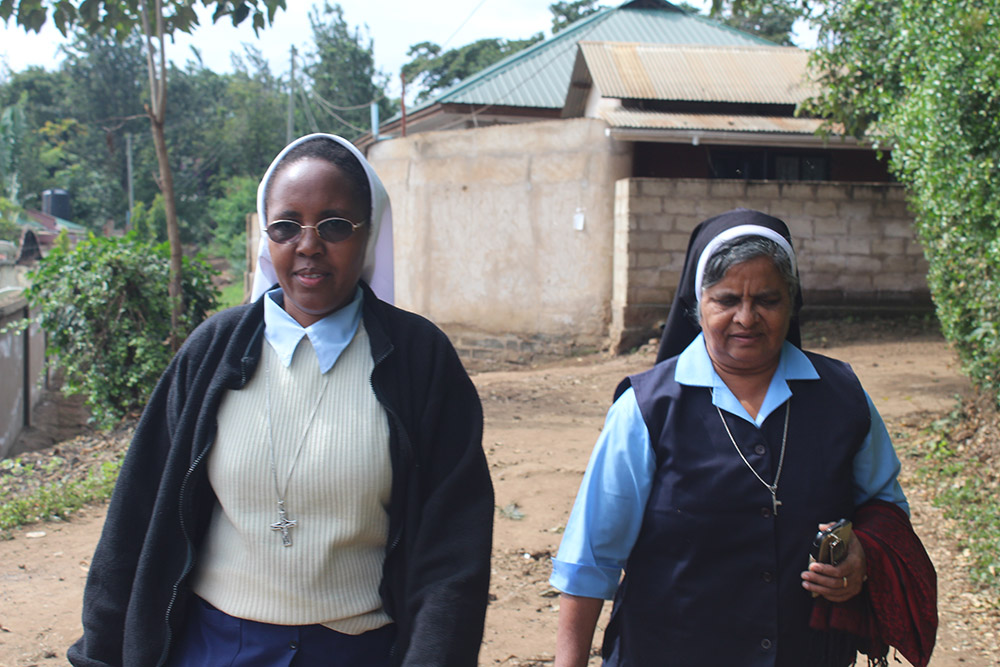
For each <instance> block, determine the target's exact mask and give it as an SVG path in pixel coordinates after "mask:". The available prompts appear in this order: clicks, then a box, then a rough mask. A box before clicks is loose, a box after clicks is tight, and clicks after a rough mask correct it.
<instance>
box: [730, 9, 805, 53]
mask: <svg viewBox="0 0 1000 667" xmlns="http://www.w3.org/2000/svg"><path fill="white" fill-rule="evenodd" d="M802 16H804V10H803V9H802V8H801V7H799V6H797V3H795V2H789V1H788V0H745V1H743V2H728V3H726V4H725V5H724V9H723V12H722V13H721V14H720V15H719V17H718V18H719V19H720V20H721V21H722V22H723V23H725V24H726V25H728V26H731V27H733V28H736V29H737V30H742V31H743V32H748V33H750V34H751V35H757V36H758V37H763V38H764V39H767V40H770V41H772V42H774V43H775V44H780V45H782V46H794V44H793V43H792V25H793V24H794V23H795V21H796V19H798V18H801V17H802Z"/></svg>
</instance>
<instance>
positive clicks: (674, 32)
mask: <svg viewBox="0 0 1000 667" xmlns="http://www.w3.org/2000/svg"><path fill="white" fill-rule="evenodd" d="M637 4H639V5H642V4H643V3H634V2H631V3H625V4H624V5H622V6H620V7H616V8H610V9H604V10H602V11H600V12H598V13H596V14H594V15H592V16H589V17H587V18H585V19H582V20H580V21H577V22H576V23H574V24H573V25H571V26H570V27H568V28H566V29H564V30H562V31H561V32H559V33H557V34H556V35H553V36H552V37H550V38H548V39H546V40H544V41H542V42H539V43H538V44H535V45H534V46H531V47H529V48H527V49H525V50H524V51H521V52H519V53H515V54H513V55H511V56H508V57H507V58H505V59H504V60H501V61H500V62H498V63H495V64H494V65H492V66H490V67H488V68H486V69H485V70H483V71H482V72H479V73H478V74H475V75H473V76H471V77H469V78H468V79H465V80H464V81H462V82H460V83H458V84H456V85H455V86H453V87H452V88H450V89H449V90H447V91H445V92H444V93H442V94H441V95H440V96H439V97H437V98H435V99H433V100H431V101H430V102H428V103H427V104H428V105H429V104H433V103H458V104H477V105H478V104H483V105H485V104H490V105H502V106H517V107H542V108H550V109H561V108H562V106H563V104H564V102H565V101H566V90H567V88H568V87H569V81H570V74H571V73H572V70H573V62H574V60H575V58H576V51H577V43H578V42H580V41H608V42H646V43H654V44H708V45H718V46H721V45H743V46H752V45H768V44H770V42H768V41H766V40H764V39H761V38H759V37H755V36H753V35H749V34H747V33H743V32H740V31H738V30H734V29H732V28H730V27H728V26H724V25H722V24H720V23H717V22H715V21H713V20H710V19H706V18H704V17H700V16H696V15H694V14H687V13H685V12H683V11H680V10H679V9H677V8H676V7H674V6H672V5H669V4H668V3H665V2H664V3H662V4H661V5H660V7H659V8H655V9H654V8H649V7H642V6H636V5H637ZM654 4H655V3H654ZM629 5H632V6H629ZM423 106H426V105H423Z"/></svg>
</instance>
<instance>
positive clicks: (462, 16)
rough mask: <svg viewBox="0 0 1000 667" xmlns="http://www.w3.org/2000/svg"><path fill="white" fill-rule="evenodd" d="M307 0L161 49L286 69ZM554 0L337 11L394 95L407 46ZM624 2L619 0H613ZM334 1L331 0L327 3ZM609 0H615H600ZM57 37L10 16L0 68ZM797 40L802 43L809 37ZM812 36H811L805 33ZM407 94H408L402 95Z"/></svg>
mask: <svg viewBox="0 0 1000 667" xmlns="http://www.w3.org/2000/svg"><path fill="white" fill-rule="evenodd" d="M321 1H322V0H319V1H318V2H311V1H310V0H287V5H288V9H286V10H284V11H279V12H278V13H277V14H276V15H275V18H274V25H272V26H269V27H267V28H265V29H264V30H262V31H261V33H260V37H259V38H258V37H256V36H255V35H254V33H253V28H251V27H250V21H244V23H243V25H241V26H240V27H238V28H234V27H233V26H232V25H231V24H228V22H226V21H225V20H223V21H220V23H219V24H212V21H211V17H210V14H209V13H208V12H207V11H204V12H202V21H201V25H200V26H199V27H197V28H195V30H194V33H193V34H192V35H190V36H189V35H184V34H182V33H181V34H179V36H178V37H177V41H176V43H174V44H170V43H169V42H168V47H167V48H168V51H167V56H168V57H169V58H170V59H171V60H173V61H174V62H176V63H178V64H183V63H185V62H186V61H188V60H190V59H192V58H193V54H192V52H191V45H192V44H194V45H196V46H197V47H198V49H199V50H200V51H201V56H202V59H203V60H204V62H205V65H206V66H207V67H208V68H209V69H211V70H213V71H216V72H227V71H231V70H232V66H231V58H230V55H231V54H232V53H234V52H235V53H240V54H241V53H242V52H243V48H242V46H241V45H242V44H244V43H249V44H253V45H254V46H256V47H257V48H259V49H260V50H261V51H262V52H263V54H264V56H265V57H266V58H267V59H268V61H269V62H270V63H271V71H272V72H274V73H275V74H279V75H280V74H284V73H285V72H287V71H288V66H289V51H290V49H291V47H292V45H296V46H297V47H299V50H300V51H302V50H307V49H311V48H312V32H311V29H310V27H309V8H310V7H311V6H312V5H313V4H320V3H321ZM552 1H553V0H428V1H427V2H413V1H412V0H340V5H341V6H342V7H343V8H344V18H345V20H346V21H347V23H348V25H350V26H352V27H353V26H362V25H367V26H368V30H369V32H370V34H371V37H372V38H373V39H374V46H375V64H376V66H377V67H378V68H379V69H380V70H382V71H383V72H385V73H387V74H391V75H392V83H391V86H390V91H389V92H390V94H392V95H398V94H399V70H400V68H401V67H402V66H403V64H405V63H406V62H407V61H408V60H409V58H408V57H407V56H406V51H407V49H409V47H410V46H411V45H412V44H416V43H418V42H424V41H429V42H435V43H437V44H442V45H444V46H446V47H455V46H462V45H464V44H468V43H470V42H473V41H475V40H477V39H482V38H484V37H502V38H505V39H523V38H525V37H528V36H530V35H533V34H535V33H537V32H544V33H545V34H546V35H548V34H549V30H550V28H551V25H552V14H551V13H550V12H549V10H548V6H549V4H550V3H551V2H552ZM620 1H623V0H620ZM710 1H711V0H689V2H690V4H692V5H694V6H696V7H701V8H703V11H704V8H706V7H707V6H708V5H709V4H710ZM331 4H333V2H331ZM603 4H606V5H614V4H617V3H615V2H608V1H607V0H605V1H604V3H603ZM63 41H64V40H63V38H62V36H61V35H60V34H59V32H58V31H57V30H56V29H55V28H54V27H53V26H52V25H51V23H46V25H45V27H44V28H43V29H42V32H41V33H40V34H36V33H30V34H29V33H25V32H24V30H22V29H20V28H18V27H16V26H15V25H14V23H13V21H11V22H10V23H9V25H7V26H4V24H2V23H0V72H2V71H4V70H5V69H7V68H9V69H10V70H12V71H15V72H19V71H21V70H23V69H25V68H27V67H29V66H31V65H41V66H43V67H46V68H48V69H52V68H54V67H55V66H56V65H57V63H58V62H59V60H60V59H61V56H60V54H59V52H58V48H59V44H60V43H61V42H63ZM797 41H798V42H799V43H800V44H802V45H806V46H808V45H809V43H810V38H808V37H806V38H805V39H802V38H799V39H797ZM811 41H812V42H814V41H815V38H811ZM407 97H409V95H407Z"/></svg>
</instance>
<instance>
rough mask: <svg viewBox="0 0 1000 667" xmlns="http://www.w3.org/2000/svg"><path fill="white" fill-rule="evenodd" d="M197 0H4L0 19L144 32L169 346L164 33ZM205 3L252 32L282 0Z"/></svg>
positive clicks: (190, 23) (175, 296)
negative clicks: (161, 209)
mask: <svg viewBox="0 0 1000 667" xmlns="http://www.w3.org/2000/svg"><path fill="white" fill-rule="evenodd" d="M197 1H198V0H3V1H0V19H3V20H4V21H5V22H6V21H7V20H8V19H10V17H11V16H14V17H15V21H16V23H17V25H19V26H22V27H23V28H25V29H26V30H34V31H35V32H37V31H39V30H40V29H41V27H42V26H43V25H44V24H45V22H46V21H47V20H48V16H49V9H50V8H51V10H52V21H53V22H54V23H55V25H56V27H57V28H58V29H59V31H60V32H61V33H62V34H63V35H66V34H67V32H68V30H69V29H70V28H71V27H73V26H80V27H82V28H83V29H84V30H86V31H87V32H89V33H93V34H109V33H113V34H114V35H115V36H116V37H117V38H118V39H119V40H124V39H126V38H127V37H128V36H129V35H131V34H132V33H133V32H134V31H135V30H137V29H139V30H141V31H142V35H143V38H144V42H145V46H146V71H147V74H148V78H149V98H150V100H149V103H148V104H146V105H145V110H146V115H147V117H148V118H149V122H150V126H151V130H152V134H153V143H154V144H155V146H156V157H157V163H158V166H159V174H160V178H159V183H158V185H159V186H160V189H161V190H162V191H163V201H164V205H165V208H166V214H167V236H168V238H169V240H170V302H171V304H172V308H171V311H170V320H171V332H172V334H171V339H170V341H171V347H172V348H173V349H177V347H178V346H179V343H180V335H179V334H180V328H181V320H180V318H181V314H182V312H183V308H184V307H183V301H182V300H183V293H182V289H181V287H182V280H181V272H182V270H183V265H182V249H181V239H180V228H179V225H178V222H177V209H176V205H175V201H174V184H173V172H172V171H171V169H170V160H169V157H168V154H167V143H166V138H165V127H164V124H165V120H166V109H167V106H166V102H167V72H168V70H167V60H166V46H167V45H166V37H167V36H169V35H173V34H174V32H175V31H178V30H179V31H181V32H191V31H192V30H193V29H194V28H195V27H197V25H198V15H197V14H196V13H195V10H194V7H195V4H196V2H197ZM200 2H201V4H202V5H203V6H205V7H209V6H212V5H214V6H215V10H214V12H213V15H212V20H213V21H218V20H219V19H220V18H223V17H229V18H230V19H231V20H232V22H233V25H239V24H240V23H242V22H243V21H244V20H245V19H246V18H248V17H251V16H252V18H251V21H252V25H253V28H254V30H255V31H259V30H260V29H261V28H263V27H265V25H266V24H267V23H268V22H270V21H272V20H273V19H274V14H275V12H276V11H277V10H278V9H279V8H284V6H285V0H200Z"/></svg>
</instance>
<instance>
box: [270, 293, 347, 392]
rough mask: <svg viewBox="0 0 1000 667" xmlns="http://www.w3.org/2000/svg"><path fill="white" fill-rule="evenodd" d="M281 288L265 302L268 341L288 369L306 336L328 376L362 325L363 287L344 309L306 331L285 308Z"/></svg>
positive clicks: (312, 325)
mask: <svg viewBox="0 0 1000 667" xmlns="http://www.w3.org/2000/svg"><path fill="white" fill-rule="evenodd" d="M284 296H285V295H284V293H283V292H282V291H281V288H280V287H278V288H276V289H273V290H271V291H270V292H268V293H267V294H266V295H265V298H264V338H266V339H267V342H268V343H270V344H271V347H272V348H273V349H274V351H275V352H277V353H278V359H280V360H281V363H282V364H284V366H285V368H288V367H289V366H291V364H292V357H293V356H294V355H295V350H296V349H297V348H298V346H299V343H300V342H302V337H303V336H308V337H309V342H310V343H312V347H313V349H314V350H315V351H316V360H317V361H318V362H319V372H320V373H326V372H327V371H328V370H330V369H331V368H333V365H334V364H335V363H337V359H339V358H340V353H341V352H343V351H344V349H345V348H346V347H347V346H348V345H349V344H350V343H351V341H352V340H354V334H356V333H357V331H358V325H359V324H360V323H361V303H362V301H363V300H364V297H363V292H362V291H361V288H360V287H359V288H358V290H357V292H355V294H354V298H353V299H351V302H350V303H348V304H347V305H346V306H344V307H343V308H340V309H338V310H335V311H334V312H332V313H330V314H329V315H327V316H326V317H324V318H323V319H321V320H320V321H318V322H314V323H313V324H311V325H309V326H307V327H303V326H302V325H301V324H299V323H298V322H296V321H295V318H293V317H292V316H291V315H289V314H288V313H287V312H285V309H284V308H282V307H281V304H282V302H283V300H284Z"/></svg>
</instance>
